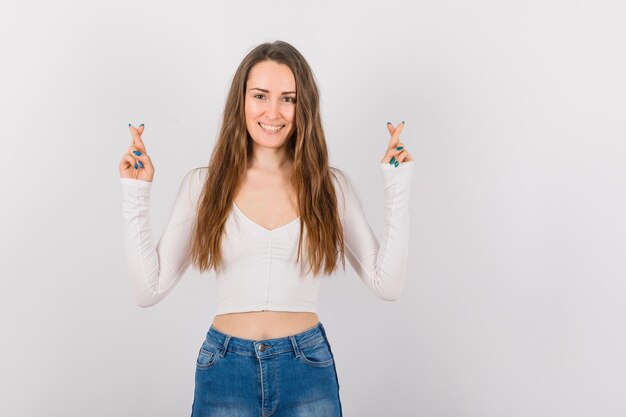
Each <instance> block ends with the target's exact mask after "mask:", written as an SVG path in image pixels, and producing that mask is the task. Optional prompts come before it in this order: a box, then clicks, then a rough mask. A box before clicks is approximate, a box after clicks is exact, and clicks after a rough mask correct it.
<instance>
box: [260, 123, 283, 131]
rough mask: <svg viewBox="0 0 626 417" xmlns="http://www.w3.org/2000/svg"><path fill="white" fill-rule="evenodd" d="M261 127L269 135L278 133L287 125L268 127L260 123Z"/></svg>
mask: <svg viewBox="0 0 626 417" xmlns="http://www.w3.org/2000/svg"><path fill="white" fill-rule="evenodd" d="M259 126H261V127H262V128H263V130H265V131H266V132H268V133H275V132H278V131H279V130H280V129H282V128H283V127H285V125H279V126H272V125H266V124H263V123H259Z"/></svg>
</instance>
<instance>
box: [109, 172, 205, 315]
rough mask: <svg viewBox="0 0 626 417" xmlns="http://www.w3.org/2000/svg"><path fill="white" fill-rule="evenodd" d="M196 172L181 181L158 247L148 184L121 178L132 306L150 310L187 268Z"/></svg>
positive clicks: (195, 190)
mask: <svg viewBox="0 0 626 417" xmlns="http://www.w3.org/2000/svg"><path fill="white" fill-rule="evenodd" d="M198 172H199V170H192V171H190V172H188V173H187V174H186V175H185V177H184V178H183V180H182V182H181V184H180V186H179V189H178V194H177V195H176V198H175V200H174V204H173V206H172V209H171V211H170V216H169V220H168V222H167V224H166V227H165V230H164V231H163V234H162V235H161V237H160V239H159V241H158V243H157V244H156V245H155V244H154V243H153V240H152V229H151V224H150V191H151V188H152V183H151V182H148V181H142V180H135V179H130V178H120V183H121V185H122V196H123V198H122V208H123V211H122V213H123V219H124V235H125V256H126V267H127V270H128V273H129V274H130V277H131V279H132V281H133V285H134V294H135V303H136V304H137V305H138V306H140V307H150V306H153V305H155V304H157V303H158V302H159V301H161V300H162V299H163V298H165V296H166V295H167V294H169V293H170V292H171V291H172V289H173V288H174V287H175V286H176V284H177V283H178V281H179V280H180V278H181V277H182V276H183V275H184V273H185V271H186V270H187V268H188V267H189V264H190V253H191V252H190V248H191V245H190V244H191V230H192V227H193V222H194V220H195V215H196V203H197V198H198V191H199V189H200V181H199V174H198Z"/></svg>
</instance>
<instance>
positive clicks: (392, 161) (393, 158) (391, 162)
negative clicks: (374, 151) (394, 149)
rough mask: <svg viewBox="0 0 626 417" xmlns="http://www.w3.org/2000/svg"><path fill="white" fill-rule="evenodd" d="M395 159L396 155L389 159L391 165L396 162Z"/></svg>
mask: <svg viewBox="0 0 626 417" xmlns="http://www.w3.org/2000/svg"><path fill="white" fill-rule="evenodd" d="M395 160H396V157H395V156H394V157H392V158H391V161H389V165H393V163H394V161H395Z"/></svg>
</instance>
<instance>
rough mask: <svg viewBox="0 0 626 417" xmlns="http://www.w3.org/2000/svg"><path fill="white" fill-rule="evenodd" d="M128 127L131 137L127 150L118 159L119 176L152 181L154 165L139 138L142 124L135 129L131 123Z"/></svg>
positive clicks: (142, 127)
mask: <svg viewBox="0 0 626 417" xmlns="http://www.w3.org/2000/svg"><path fill="white" fill-rule="evenodd" d="M128 127H129V129H130V133H131V135H132V139H131V141H130V146H129V147H128V150H127V151H126V153H125V154H124V156H122V160H121V161H120V178H131V179H135V180H143V181H148V182H152V179H153V178H154V165H152V160H151V159H150V157H149V156H148V153H147V152H146V147H145V145H144V144H143V140H142V139H141V134H142V133H143V129H144V125H143V124H142V125H141V126H139V129H135V127H134V126H131V125H129V126H128ZM135 152H137V153H135Z"/></svg>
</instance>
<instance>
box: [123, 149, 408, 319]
mask: <svg viewBox="0 0 626 417" xmlns="http://www.w3.org/2000/svg"><path fill="white" fill-rule="evenodd" d="M414 165H415V162H414V161H411V162H403V163H401V164H400V165H398V167H394V166H393V165H390V164H386V163H381V164H379V166H380V172H381V178H382V183H383V195H384V215H385V218H384V234H383V239H382V241H381V242H379V241H378V239H377V238H376V236H375V235H374V232H373V231H372V229H371V227H370V225H369V223H368V221H367V219H366V217H365V213H364V211H363V207H362V205H361V201H360V198H359V196H358V193H357V191H356V189H355V187H354V185H353V184H352V181H351V180H350V178H349V176H348V175H347V174H346V173H345V172H343V171H341V174H340V175H338V179H337V180H335V181H334V184H335V189H336V190H337V197H338V205H339V215H340V219H341V223H342V225H343V229H344V241H345V245H346V246H345V249H346V251H345V253H346V257H347V258H348V261H349V263H350V265H351V266H352V268H354V270H355V272H356V273H357V275H358V276H359V278H360V279H361V281H362V282H363V283H364V284H365V285H366V286H367V287H368V288H369V289H370V290H371V291H372V292H373V293H374V294H376V295H377V296H378V297H380V298H382V299H384V300H395V299H397V298H398V297H399V296H400V294H401V293H402V290H403V287H404V282H405V278H406V271H407V257H408V245H409V198H410V185H411V180H412V177H413V171H414ZM207 172H208V169H207V168H206V167H204V168H199V169H194V170H191V171H189V172H188V173H187V175H185V177H184V178H183V180H182V182H181V184H180V187H179V190H178V194H177V195H176V198H175V200H174V204H173V206H172V209H171V212H170V217H169V220H168V222H167V224H166V227H165V230H164V231H163V233H162V235H161V237H160V239H159V240H158V243H157V244H156V245H155V244H154V241H153V239H152V229H151V225H150V214H149V211H150V190H151V187H152V182H148V181H142V180H135V179H130V178H120V182H121V185H122V195H123V204H122V205H123V219H124V230H125V255H126V264H127V270H128V273H129V274H130V277H131V279H132V281H133V283H134V291H135V302H136V303H137V305H139V306H141V307H149V306H152V305H155V304H157V303H158V302H159V301H161V300H162V299H163V298H164V297H165V296H166V295H167V294H169V293H170V292H171V291H172V289H173V288H174V287H175V286H176V284H177V283H178V282H179V280H180V279H181V277H182V276H183V275H184V273H185V271H186V270H187V269H188V267H189V265H190V263H191V257H190V248H191V230H192V226H193V222H194V221H195V215H196V205H197V202H198V199H199V196H200V192H201V190H202V186H203V184H204V181H205V179H206V175H207ZM304 230H305V231H304V233H305V236H303V239H304V241H306V228H305V229H304ZM299 235H300V217H298V218H296V219H294V220H293V221H291V222H290V223H288V224H285V225H283V226H280V227H278V228H275V229H272V230H269V229H266V228H264V227H262V226H260V225H258V224H257V223H255V222H254V221H252V220H251V219H250V218H248V217H247V216H246V215H245V214H244V213H243V212H242V211H241V210H240V209H239V207H238V206H237V205H236V204H235V203H234V202H233V205H232V210H231V212H230V214H229V217H228V219H227V221H226V226H225V235H224V237H223V239H222V257H223V260H224V267H223V268H220V269H219V270H218V271H216V279H217V309H216V314H227V313H234V312H245V311H265V310H272V311H303V312H317V311H316V305H317V297H318V293H319V286H320V282H321V280H320V278H321V277H322V276H323V275H318V276H317V277H313V276H312V273H311V272H309V271H308V267H309V264H308V257H307V256H306V251H305V250H303V251H302V254H301V260H302V261H304V262H303V263H301V264H296V257H297V247H298V238H299ZM304 241H303V243H304ZM303 249H305V248H304V247H303ZM305 265H306V266H305Z"/></svg>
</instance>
